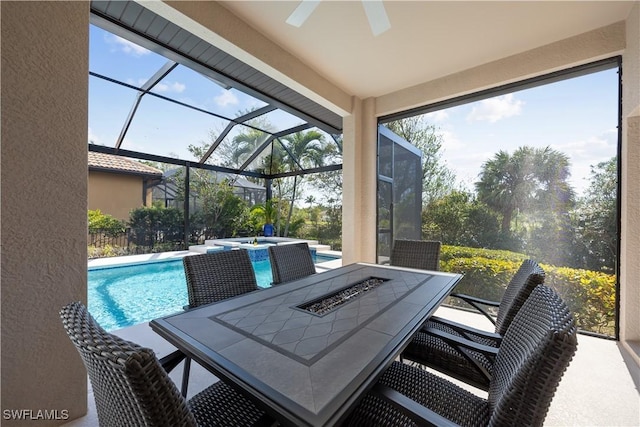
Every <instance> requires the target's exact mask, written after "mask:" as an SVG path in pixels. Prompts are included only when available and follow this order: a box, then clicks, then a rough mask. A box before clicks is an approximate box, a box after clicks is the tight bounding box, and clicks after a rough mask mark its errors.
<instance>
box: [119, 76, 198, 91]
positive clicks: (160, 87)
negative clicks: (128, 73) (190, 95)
mask: <svg viewBox="0 0 640 427" xmlns="http://www.w3.org/2000/svg"><path fill="white" fill-rule="evenodd" d="M147 81H148V79H138V80H137V81H135V80H133V79H131V78H129V79H127V83H129V84H130V85H132V86H136V87H142V85H144V84H145V83H146V82H147ZM186 88H187V85H185V84H184V83H180V82H170V81H166V82H165V81H163V82H160V83H158V84H157V85H155V86H154V87H153V89H152V91H154V92H160V93H162V92H164V93H182V92H184V90H185V89H186Z"/></svg>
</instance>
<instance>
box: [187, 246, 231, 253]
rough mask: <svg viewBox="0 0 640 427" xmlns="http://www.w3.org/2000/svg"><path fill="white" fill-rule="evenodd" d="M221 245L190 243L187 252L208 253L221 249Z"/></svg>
mask: <svg viewBox="0 0 640 427" xmlns="http://www.w3.org/2000/svg"><path fill="white" fill-rule="evenodd" d="M223 250H224V248H223V247H222V246H210V245H192V246H189V252H198V253H201V254H210V253H211V252H218V251H223Z"/></svg>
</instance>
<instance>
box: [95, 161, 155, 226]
mask: <svg viewBox="0 0 640 427" xmlns="http://www.w3.org/2000/svg"><path fill="white" fill-rule="evenodd" d="M142 187H143V180H142V177H140V176H135V175H118V174H114V173H107V172H97V171H89V189H88V191H89V203H88V209H100V211H101V212H102V213H104V214H109V215H112V216H114V217H116V218H118V219H122V220H125V221H128V220H129V211H131V209H135V208H139V207H141V206H142V205H143V201H142ZM147 193H149V195H150V192H147ZM150 202H151V200H150V199H149V203H150Z"/></svg>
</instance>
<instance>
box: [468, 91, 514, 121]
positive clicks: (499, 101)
mask: <svg viewBox="0 0 640 427" xmlns="http://www.w3.org/2000/svg"><path fill="white" fill-rule="evenodd" d="M523 105H524V101H520V100H519V99H515V98H514V97H513V94H512V93H510V94H508V95H503V96H497V97H495V98H491V99H485V100H483V101H480V102H479V103H478V104H477V105H475V106H474V107H473V109H472V110H471V113H469V115H468V116H467V120H468V121H488V122H490V123H495V122H497V121H498V120H501V119H504V118H507V117H512V116H517V115H519V114H520V113H521V112H522V106H523Z"/></svg>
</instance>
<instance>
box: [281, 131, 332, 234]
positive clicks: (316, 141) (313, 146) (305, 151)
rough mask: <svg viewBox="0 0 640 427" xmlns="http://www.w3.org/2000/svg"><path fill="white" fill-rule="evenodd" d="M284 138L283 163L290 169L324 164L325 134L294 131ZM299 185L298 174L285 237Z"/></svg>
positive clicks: (294, 179) (295, 178)
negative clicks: (284, 152)
mask: <svg viewBox="0 0 640 427" xmlns="http://www.w3.org/2000/svg"><path fill="white" fill-rule="evenodd" d="M282 139H283V140H284V141H285V142H286V144H284V143H282V141H279V142H280V144H282V146H283V147H285V151H286V154H285V156H284V159H283V163H284V165H286V166H288V168H289V169H290V170H295V169H304V168H307V167H318V166H322V164H323V158H324V156H325V154H326V151H325V147H326V142H325V140H324V135H323V134H321V133H320V132H318V131H315V130H310V131H307V132H296V133H292V134H289V135H286V136H283V137H282ZM297 185H298V176H297V175H296V176H294V178H293V192H292V195H291V204H290V206H289V214H288V216H287V223H286V226H285V230H284V236H285V237H286V236H287V234H288V233H289V223H290V222H291V215H292V213H293V205H294V203H295V200H296V190H297Z"/></svg>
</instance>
